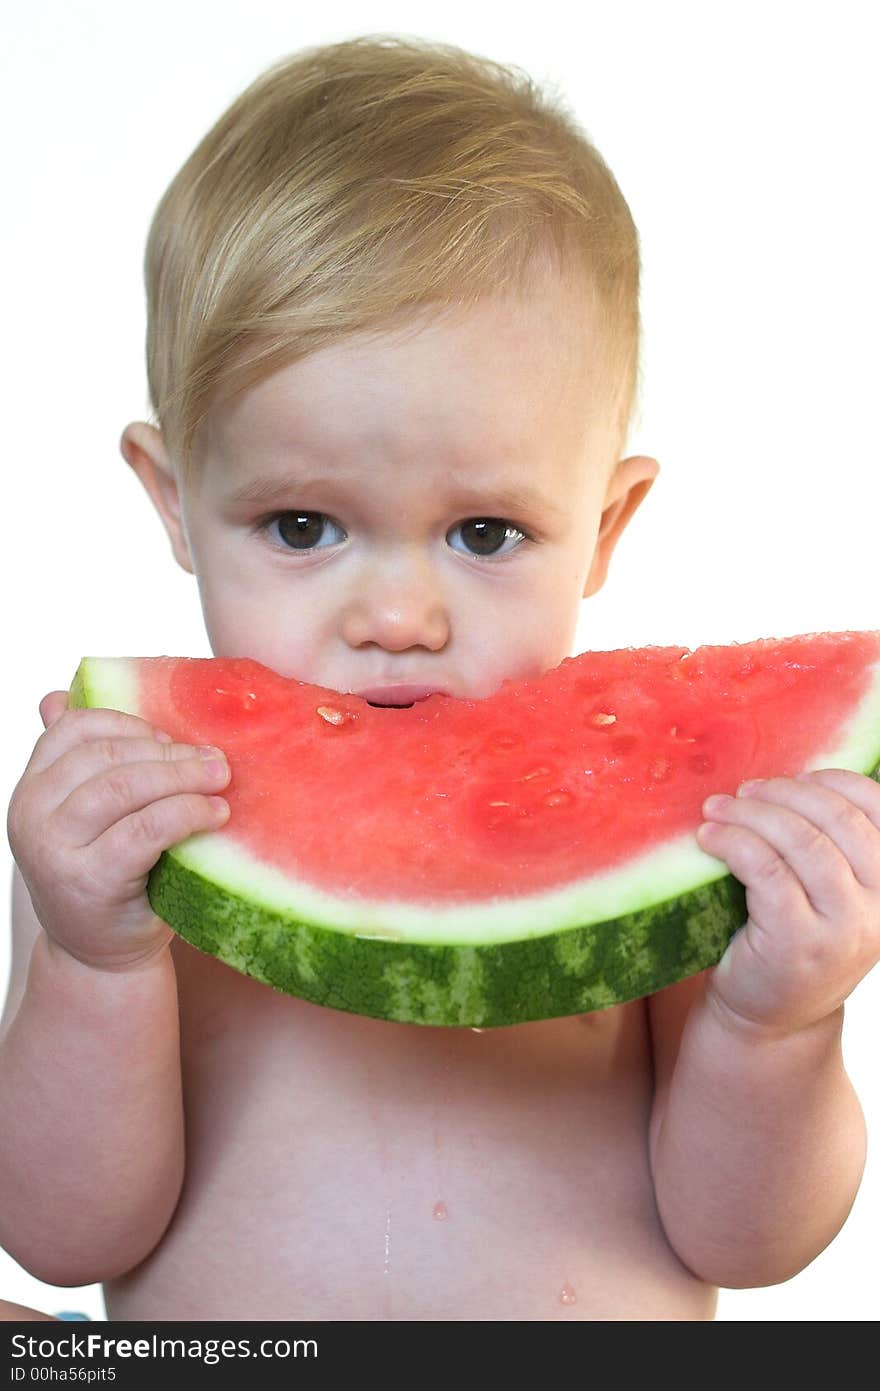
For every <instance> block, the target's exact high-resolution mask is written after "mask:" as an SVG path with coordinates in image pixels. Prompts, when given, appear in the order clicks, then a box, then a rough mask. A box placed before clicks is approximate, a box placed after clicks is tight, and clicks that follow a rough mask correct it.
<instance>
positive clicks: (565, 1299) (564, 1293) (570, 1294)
mask: <svg viewBox="0 0 880 1391" xmlns="http://www.w3.org/2000/svg"><path fill="white" fill-rule="evenodd" d="M559 1303H560V1304H576V1303H577V1295H576V1294H575V1292H574V1290H573V1289H572V1287H571V1285H563V1286H562V1289H561V1290H560V1291H559Z"/></svg>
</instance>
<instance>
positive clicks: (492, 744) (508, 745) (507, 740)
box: [489, 734, 522, 753]
mask: <svg viewBox="0 0 880 1391" xmlns="http://www.w3.org/2000/svg"><path fill="white" fill-rule="evenodd" d="M521 742H522V740H520V739H517V737H516V735H515V734H495V735H493V736H492V738H491V740H490V741H489V748H490V749H493V750H495V751H496V752H498V753H510V751H511V749H518V748H519V746H520V744H521Z"/></svg>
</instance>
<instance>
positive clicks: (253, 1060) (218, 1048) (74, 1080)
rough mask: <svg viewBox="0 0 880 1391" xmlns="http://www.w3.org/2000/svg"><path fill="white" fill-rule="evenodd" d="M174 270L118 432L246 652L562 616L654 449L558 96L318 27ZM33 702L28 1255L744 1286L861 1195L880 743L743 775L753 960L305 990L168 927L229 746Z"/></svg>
mask: <svg viewBox="0 0 880 1391" xmlns="http://www.w3.org/2000/svg"><path fill="white" fill-rule="evenodd" d="M146 280H147V291H148V337H147V360H148V373H149V383H150V391H151V399H152V402H153V406H154V409H155V417H156V423H153V424H148V423H145V422H137V423H133V424H130V425H129V426H128V427H127V429H126V430H125V432H124V434H123V436H122V453H123V455H124V457H125V459H126V461H127V463H128V464H129V465H130V466H131V468H132V469H133V470H134V471H135V473H136V474H137V476H138V478H139V479H140V481H141V482H142V484H143V486H144V488H145V490H146V492H147V494H148V495H149V498H150V499H151V501H152V503H153V504H154V506H155V507H156V509H157V511H158V513H159V516H160V517H161V519H162V522H163V523H164V526H165V528H166V530H167V532H168V536H169V538H170V542H171V548H172V551H173V554H174V556H175V558H176V560H177V562H178V563H179V564H180V565H181V566H183V568H184V569H185V570H186V571H188V572H189V573H191V574H192V575H194V576H195V577H196V580H197V583H198V588H199V594H200V598H201V604H202V609H203V612H204V618H205V624H206V628H207V633H208V636H209V639H210V643H211V648H212V650H213V652H214V653H215V654H216V655H218V656H248V657H253V658H256V659H257V660H258V661H260V662H263V663H265V664H266V665H267V666H269V667H272V668H274V669H275V670H276V671H278V672H281V673H282V674H283V675H286V676H291V677H296V678H299V679H302V680H305V681H310V682H314V683H316V684H318V685H321V686H326V687H332V688H334V689H337V690H340V691H355V692H358V693H360V694H362V695H366V696H367V697H368V698H369V699H370V700H372V701H374V702H376V703H381V704H387V705H395V704H397V705H404V704H408V703H410V702H412V701H413V700H414V699H417V698H419V697H420V696H421V695H423V694H424V693H425V691H426V690H428V691H433V690H438V691H444V692H447V693H449V694H451V695H452V696H459V697H471V698H473V697H477V698H482V697H484V696H487V695H489V694H491V693H492V692H494V691H495V690H497V689H498V687H499V686H500V684H501V682H502V681H504V680H505V679H506V678H509V677H512V678H523V677H529V676H536V675H538V674H540V673H542V672H544V671H546V670H547V669H549V668H551V667H554V666H556V665H558V663H559V662H560V661H562V659H563V658H564V657H566V656H569V655H570V654H571V652H572V648H573V642H574V637H575V630H576V624H577V620H578V616H579V611H580V604H581V600H582V599H583V598H584V597H585V596H589V595H592V594H594V593H596V591H597V590H599V589H600V588H601V586H602V584H603V583H604V581H605V578H606V575H607V572H608V567H609V563H610V561H611V558H612V555H613V553H614V550H615V548H616V546H617V544H618V542H619V540H620V538H621V536H622V534H623V532H624V530H625V528H626V526H627V524H628V523H629V521H630V519H631V518H632V516H633V514H634V512H635V511H636V509H637V508H638V506H639V504H640V503H641V502H642V501H643V500H644V498H645V496H646V495H647V493H648V492H649V490H650V488H651V486H652V484H653V483H654V481H655V479H656V477H657V474H658V465H657V463H656V461H655V460H654V459H651V458H647V457H642V456H636V457H627V458H621V454H622V453H623V447H624V445H625V441H626V437H627V432H628V428H629V422H630V418H631V414H632V410H633V402H634V399H635V392H636V384H637V363H638V353H639V312H638V290H639V253H638V238H637V234H636V230H635V227H634V225H633V222H632V218H631V216H630V213H629V209H628V207H627V205H626V202H625V201H624V199H623V197H622V195H621V193H620V190H619V188H618V186H617V184H616V182H615V180H614V178H613V177H612V175H611V173H610V172H609V170H608V168H607V166H606V165H605V163H604V162H603V160H602V159H601V158H600V156H599V155H598V154H597V152H596V151H595V149H594V148H593V147H592V145H591V144H590V143H589V141H588V140H587V138H586V136H585V134H584V132H583V131H582V130H581V129H580V128H579V127H578V125H577V123H576V122H575V121H574V119H573V118H572V117H571V116H570V115H568V114H567V113H566V112H565V111H564V110H563V109H562V107H561V106H560V105H559V104H558V103H557V104H552V103H551V102H550V101H549V99H548V98H547V97H546V96H545V95H544V94H542V93H540V92H538V91H537V90H536V88H535V87H534V85H533V84H531V83H530V82H529V81H528V79H527V78H526V76H525V74H522V73H521V72H519V71H518V70H510V69H505V68H502V67H500V66H498V65H496V64H494V63H491V62H489V61H487V60H483V59H480V58H476V57H473V56H471V55H468V54H466V53H464V52H462V51H461V50H459V49H457V48H454V47H451V46H444V45H438V44H429V43H427V42H421V41H419V40H415V39H406V40H403V39H397V38H390V37H383V36H379V37H375V36H368V37H364V38H360V39H354V40H349V41H346V42H342V43H338V44H334V45H330V46H326V47H322V48H317V49H313V50H308V51H305V52H302V53H299V54H296V55H294V56H293V58H291V59H288V60H286V61H285V62H282V63H280V64H278V65H277V66H275V67H274V68H272V69H270V70H269V71H268V72H267V73H266V74H264V75H263V76H262V77H261V78H259V79H258V80H257V81H256V82H255V83H254V84H253V85H252V86H251V87H250V88H248V90H247V91H245V92H244V93H243V95H242V96H241V97H240V98H239V99H238V100H237V101H236V102H235V103H234V104H233V106H232V107H231V108H230V110H229V111H228V112H227V113H226V114H225V115H224V116H223V117H222V118H221V119H220V121H219V122H218V124H217V125H216V126H215V127H214V128H213V129H212V130H211V131H210V132H209V134H208V135H207V136H206V137H205V139H204V140H203V141H202V143H201V144H200V145H199V147H198V148H197V149H196V151H195V152H194V154H193V155H192V156H191V157H190V159H189V160H188V161H187V162H186V164H185V165H184V166H183V168H182V169H181V171H180V172H179V174H178V175H177V177H176V178H175V179H174V181H173V182H172V184H171V186H170V187H169V189H168V190H167V192H166V194H165V196H164V198H163V199H162V201H161V203H160V205H159V208H158V210H157V213H156V216H155V219H154V223H153V226H152V229H151V233H150V239H149V244H148V250H147V260H146ZM40 710H41V714H42V717H43V721H44V724H45V726H46V728H45V732H44V733H43V734H42V735H41V737H40V738H39V740H38V741H37V744H36V747H35V748H34V751H33V754H32V756H31V759H30V762H29V763H28V765H27V767H26V769H25V770H24V773H23V776H22V778H21V780H20V782H19V783H18V786H17V787H16V789H15V792H14V795H13V798H12V803H11V807H10V813H9V835H10V842H11V845H12V850H13V854H14V857H15V860H16V864H17V869H16V872H15V879H14V892H13V964H12V972H11V982H10V989H9V997H8V1000H7V1005H6V1012H5V1016H4V1033H3V1039H2V1066H0V1111H2V1114H3V1116H4V1117H5V1122H4V1143H3V1147H2V1154H0V1192H2V1194H3V1202H2V1208H0V1241H2V1243H3V1245H4V1246H5V1248H6V1250H7V1251H8V1252H9V1253H10V1254H11V1255H12V1256H13V1257H14V1259H15V1260H16V1261H18V1262H19V1263H20V1264H21V1265H22V1266H23V1267H24V1268H25V1269H26V1270H28V1271H30V1272H31V1273H32V1274H33V1275H34V1276H36V1277H37V1278H39V1279H41V1280H44V1281H47V1282H49V1283H50V1284H54V1285H61V1286H78V1285H83V1284H89V1283H92V1282H95V1281H101V1282H102V1283H103V1288H104V1294H105V1300H106V1306H107V1312H108V1315H109V1317H110V1319H112V1320H123V1319H135V1320H161V1319H174V1320H180V1319H208V1320H223V1319H277V1320H308V1319H322V1320H342V1319H358V1320H553V1319H584V1320H595V1319H615V1320H617V1319H622V1320H645V1319H650V1320H666V1319H673V1320H691V1319H711V1318H712V1317H713V1314H714V1311H715V1304H716V1295H717V1287H718V1286H719V1285H721V1286H739V1287H742V1286H757V1285H768V1284H772V1283H774V1282H777V1281H781V1280H785V1279H787V1278H788V1277H790V1276H792V1275H794V1274H795V1273H796V1272H797V1271H799V1270H801V1269H802V1268H803V1267H804V1266H805V1265H807V1263H808V1262H809V1261H811V1260H812V1259H813V1258H814V1257H815V1256H816V1255H817V1253H818V1252H820V1251H821V1250H822V1249H823V1247H825V1246H826V1244H827V1243H828V1242H829V1241H830V1240H831V1239H832V1237H834V1235H835V1234H836V1233H837V1231H838V1230H839V1229H840V1227H841V1225H842V1224H843V1222H844V1220H845V1218H846V1216H847V1213H848V1211H849V1209H850V1206H851V1204H852V1202H853V1198H854V1196H855V1194H856V1191H857V1188H858V1185H859V1181H860V1177H861V1173H862V1167H863V1163H864V1154H865V1136H864V1124H863V1118H862V1112H861V1109H860V1107H859V1103H858V1100H857V1098H856V1096H855V1094H854V1092H853V1089H852V1087H851V1085H850V1082H849V1080H848V1078H847V1075H846V1073H845V1071H844V1067H843V1063H842V1058H841V1027H842V1018H843V1001H844V999H845V998H846V996H847V995H848V994H849V993H850V992H851V991H852V990H853V988H854V987H855V985H856V984H857V983H858V981H859V980H860V979H861V978H862V977H863V976H864V975H865V974H866V973H867V972H868V971H869V970H870V968H871V967H872V966H873V965H874V963H875V962H876V960H877V959H878V953H880V786H878V785H877V784H876V783H874V782H873V781H871V780H870V779H868V778H867V777H862V776H860V775H857V774H854V773H851V772H846V771H842V770H837V769H822V770H820V771H817V772H814V773H810V774H808V775H805V776H803V777H797V778H774V779H770V780H768V781H766V782H764V783H762V784H758V785H757V786H756V787H753V788H751V789H747V788H745V787H743V788H741V789H740V794H741V795H738V796H736V797H733V798H725V799H723V800H722V801H721V803H720V804H719V805H715V803H714V801H713V802H712V803H711V804H707V806H706V808H705V815H706V821H705V823H704V824H703V825H702V826H701V827H700V830H699V833H698V839H699V843H700V845H701V846H702V847H703V848H704V849H705V850H706V851H707V852H708V853H710V854H712V855H716V856H717V857H718V858H719V859H721V860H723V861H724V862H725V863H726V864H727V865H728V866H729V868H730V870H731V871H732V872H733V873H734V874H735V875H736V876H737V877H738V878H739V879H741V880H742V881H743V882H744V884H745V885H746V887H747V891H748V913H749V917H748V922H747V923H746V925H745V926H744V927H743V928H742V930H741V931H740V932H739V933H738V934H737V935H736V937H735V938H734V940H733V942H732V943H731V946H730V947H729V949H728V951H727V952H726V954H725V956H724V958H723V960H722V962H721V964H720V965H719V966H718V967H717V968H715V969H714V970H710V971H707V972H703V973H702V974H700V975H698V976H695V977H693V978H691V979H689V980H686V981H683V982H682V983H681V984H679V985H675V986H672V987H670V988H669V989H666V990H663V991H661V992H660V993H658V994H656V995H654V996H653V997H651V998H649V999H642V1000H634V1001H632V1002H630V1003H628V1004H625V1005H620V1006H617V1007H614V1008H611V1009H606V1010H603V1011H601V1012H597V1013H595V1014H589V1015H583V1016H579V1017H578V1016H576V1017H570V1018H562V1019H556V1020H549V1021H545V1022H541V1023H534V1024H524V1025H519V1026H516V1027H512V1028H499V1029H495V1030H488V1031H485V1032H478V1031H473V1030H470V1029H456V1028H453V1029H445V1028H430V1027H419V1026H416V1025H403V1024H393V1023H386V1022H382V1021H378V1020H373V1019H367V1018H361V1017H358V1016H355V1015H349V1014H346V1013H343V1012H340V1011H335V1010H332V1009H327V1008H322V1007H318V1006H315V1005H312V1004H308V1003H305V1002H303V1001H300V1000H297V999H292V998H289V997H286V996H283V995H281V994H279V993H277V992H275V991H273V990H271V989H269V988H268V987H266V986H264V985H261V984H259V983H258V982H256V981H254V980H252V979H250V978H248V977H246V976H243V975H240V974H238V973H237V972H235V971H233V970H231V969H229V968H228V967H226V966H224V965H222V964H221V963H220V962H218V961H216V960H215V959H214V958H213V957H210V956H205V955H203V954H201V953H200V952H198V951H196V950H195V949H193V948H192V947H190V946H189V945H187V944H186V943H185V942H183V941H182V940H180V939H178V938H177V937H175V936H173V935H172V933H171V932H170V930H169V928H168V927H167V925H166V924H165V923H163V922H162V921H161V920H160V919H159V918H157V917H156V916H155V915H154V914H153V913H152V911H151V910H150V907H149V904H148V901H147V898H146V893H145V886H146V881H147V874H148V871H149V870H150V868H151V866H152V865H153V864H154V863H155V861H156V860H157V858H158V856H159V855H160V853H161V852H162V851H163V850H164V849H165V848H167V847H169V846H171V845H173V844H175V843H176V842H177V841H179V840H181V839H183V838H184V837H186V836H188V835H190V834H192V833H195V832H202V831H206V830H210V829H211V828H213V827H217V826H220V825H222V824H223V822H224V820H225V819H226V817H227V816H228V814H229V809H228V806H227V804H226V803H225V801H224V799H223V789H224V787H225V785H226V783H227V781H228V778H229V773H228V769H227V767H226V764H225V760H224V758H223V753H222V750H220V751H213V752H212V751H210V750H209V751H205V750H200V749H196V748H191V747H187V746H184V745H180V744H178V743H175V742H173V741H171V740H170V739H169V738H168V736H166V735H164V732H163V731H161V730H158V729H155V728H153V727H151V726H150V725H148V724H147V723H145V722H144V721H143V720H140V719H138V718H135V717H131V716H127V715H123V714H120V713H116V712H113V711H109V710H72V711H68V710H67V698H66V692H65V691H63V690H57V691H53V692H51V693H50V694H49V695H47V696H45V697H44V699H43V701H42V703H41V706H40ZM323 811H324V814H325V815H327V816H329V817H331V818H332V816H333V808H332V807H327V808H325V809H323ZM376 854H377V855H381V854H382V846H381V845H377V846H376ZM10 1307H11V1306H10ZM8 1316H9V1317H22V1316H23V1315H22V1313H21V1311H20V1310H17V1311H15V1312H14V1313H11V1314H9V1315H8ZM32 1316H33V1317H39V1315H36V1314H33V1315H32Z"/></svg>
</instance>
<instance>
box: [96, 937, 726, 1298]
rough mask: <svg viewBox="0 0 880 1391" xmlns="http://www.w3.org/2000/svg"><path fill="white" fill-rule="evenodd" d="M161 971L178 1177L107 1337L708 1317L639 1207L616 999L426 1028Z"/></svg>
mask: <svg viewBox="0 0 880 1391" xmlns="http://www.w3.org/2000/svg"><path fill="white" fill-rule="evenodd" d="M175 962H176V966H177V970H178V980H179V989H180V1000H181V1054H182V1064H183V1077H184V1104H185V1110H186V1128H187V1175H186V1181H185V1186H184V1191H183V1194H182V1197H181V1201H180V1204H179V1205H178V1209H177V1212H176V1214H175V1217H174V1219H173V1222H172V1224H171V1227H170V1228H169V1230H168V1232H167V1233H166V1236H165V1238H164V1239H163V1242H162V1243H161V1244H160V1246H159V1247H158V1248H157V1250H156V1251H155V1252H154V1253H153V1254H152V1256H151V1257H149V1258H148V1260H147V1261H146V1262H144V1263H143V1265H142V1266H140V1267H139V1268H138V1270H137V1271H135V1272H132V1273H131V1274H130V1275H128V1276H126V1277H124V1278H123V1279H122V1280H120V1281H116V1282H114V1283H113V1286H108V1288H107V1290H106V1297H107V1303H108V1312H110V1311H111V1306H112V1308H113V1310H114V1312H112V1313H111V1317H115V1318H121V1317H126V1318H140V1317H143V1318H162V1317H166V1318H167V1317H177V1318H185V1317H192V1318H214V1317H216V1318H283V1319H324V1318H326V1319H348V1318H353V1319H363V1318H367V1319H400V1318H403V1319H431V1320H434V1319H461V1318H464V1319H475V1318H476V1319H486V1318H490V1319H508V1318H509V1319H535V1318H537V1319H554V1318H560V1317H575V1318H597V1317H598V1318H607V1317H646V1316H647V1317H651V1316H652V1315H650V1314H648V1315H646V1314H645V1313H636V1314H633V1315H627V1314H622V1313H619V1312H613V1311H612V1310H614V1309H619V1308H621V1307H622V1305H621V1301H623V1302H624V1303H630V1302H631V1301H632V1300H633V1299H635V1301H636V1303H637V1304H638V1303H640V1304H641V1305H642V1307H643V1308H644V1307H645V1301H646V1300H647V1303H648V1305H651V1304H652V1302H656V1301H657V1300H658V1299H659V1300H660V1303H661V1304H663V1303H664V1301H667V1300H669V1299H671V1300H672V1304H673V1307H676V1308H677V1307H678V1304H679V1302H680V1301H681V1300H682V1299H683V1300H684V1302H685V1305H686V1306H687V1308H688V1312H686V1313H684V1314H683V1315H682V1314H677V1313H671V1314H665V1313H664V1314H660V1315H658V1316H659V1317H686V1318H693V1317H711V1310H710V1311H709V1312H708V1313H695V1312H694V1308H695V1307H697V1306H701V1305H702V1304H705V1302H706V1295H705V1292H704V1287H702V1286H701V1285H699V1282H697V1281H695V1280H694V1279H693V1277H692V1276H690V1275H689V1273H688V1272H686V1271H685V1270H684V1268H683V1267H682V1266H681V1265H680V1263H679V1262H678V1261H677V1259H676V1258H675V1256H674V1255H673V1253H672V1252H671V1251H670V1249H669V1247H668V1245H667V1244H666V1242H665V1239H664V1238H663V1234H662V1229H661V1228H660V1225H659V1222H658V1219H657V1215H656V1210H655V1207H654V1200H653V1189H652V1186H651V1182H650V1173H649V1170H648V1161H647V1124H648V1116H649V1110H650V1100H651V1063H650V1050H649V1046H648V1040H647V1032H646V1024H645V1016H644V1009H643V1006H642V1005H641V1004H640V1003H635V1004H632V1005H629V1006H623V1007H618V1008H616V1009H613V1010H609V1011H603V1012H601V1013H598V1014H594V1015H589V1016H578V1017H575V1018H571V1019H564V1020H555V1021H547V1022H542V1023H535V1024H526V1025H520V1026H518V1027H515V1028H509V1029H496V1030H489V1031H485V1032H482V1033H479V1032H476V1031H472V1030H468V1029H453V1030H445V1029H428V1028H422V1027H419V1026H416V1025H412V1026H410V1025H402V1024H391V1023H387V1022H384V1021H379V1020H371V1019H363V1018H360V1017H357V1016H353V1015H347V1014H344V1013H341V1012H338V1011H335V1010H329V1009H322V1008H319V1007H317V1006H313V1005H309V1004H306V1003H304V1002H302V1001H298V1000H293V999H290V998H288V997H285V996H282V995H279V994H277V993H276V992H274V991H272V990H270V989H269V988H268V987H266V986H262V985H260V984H258V983H257V982H255V981H251V980H248V979H247V978H246V977H243V976H240V975H239V974H238V973H236V972H233V971H231V970H229V969H228V968H226V967H224V966H221V965H220V964H219V963H217V962H215V961H213V960H212V959H211V958H208V957H204V956H202V955H201V954H200V953H196V952H194V951H193V949H191V948H189V947H187V946H186V945H185V944H184V943H179V944H178V943H175ZM640 1286H641V1287H644V1289H643V1290H642V1293H639V1288H640ZM233 1290H234V1294H233V1293H232V1291H233ZM695 1300H696V1304H695V1303H694V1301H695ZM171 1301H174V1304H175V1307H177V1308H181V1307H182V1308H185V1309H187V1310H188V1312H185V1313H177V1314H173V1313H169V1307H170V1303H171ZM136 1308H141V1309H143V1310H146V1311H147V1312H142V1313H137V1312H132V1310H133V1309H136Z"/></svg>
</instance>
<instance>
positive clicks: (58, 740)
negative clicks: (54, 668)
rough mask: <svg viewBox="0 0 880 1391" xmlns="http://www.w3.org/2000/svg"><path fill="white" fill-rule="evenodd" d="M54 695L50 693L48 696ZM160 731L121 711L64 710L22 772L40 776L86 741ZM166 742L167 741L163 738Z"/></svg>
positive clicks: (146, 736) (143, 736)
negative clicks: (77, 745) (56, 761)
mask: <svg viewBox="0 0 880 1391" xmlns="http://www.w3.org/2000/svg"><path fill="white" fill-rule="evenodd" d="M55 694H56V693H55V692H54V691H53V692H52V695H53V696H54V695H55ZM160 734H164V731H162V730H157V729H155V728H154V726H153V725H151V724H150V723H149V721H148V720H142V719H141V718H140V716H139V715H126V714H124V713H123V711H121V710H104V709H102V708H100V707H96V708H95V709H91V710H81V709H77V710H66V711H64V712H63V713H62V714H61V715H60V716H59V717H58V718H57V719H56V720H55V721H54V722H53V723H52V724H51V725H50V726H49V728H48V729H47V730H46V731H45V733H44V734H41V735H40V737H39V739H38V740H37V742H36V745H35V746H34V751H33V753H32V754H31V757H30V760H29V762H28V765H27V768H26V770H25V771H26V772H28V773H42V772H44V771H45V769H46V768H48V767H49V766H50V764H52V763H54V762H55V760H56V759H57V758H60V757H61V755H62V754H63V753H66V752H67V750H68V749H72V748H73V747H74V745H75V744H84V743H86V742H87V741H88V740H90V739H103V738H111V737H112V738H115V739H132V738H134V739H138V738H139V739H150V738H152V739H156V738H157V737H158V736H159V735H160ZM164 737H165V738H166V739H168V738H170V736H168V735H164Z"/></svg>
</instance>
